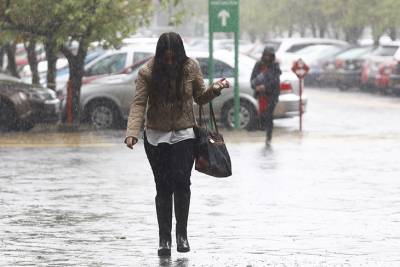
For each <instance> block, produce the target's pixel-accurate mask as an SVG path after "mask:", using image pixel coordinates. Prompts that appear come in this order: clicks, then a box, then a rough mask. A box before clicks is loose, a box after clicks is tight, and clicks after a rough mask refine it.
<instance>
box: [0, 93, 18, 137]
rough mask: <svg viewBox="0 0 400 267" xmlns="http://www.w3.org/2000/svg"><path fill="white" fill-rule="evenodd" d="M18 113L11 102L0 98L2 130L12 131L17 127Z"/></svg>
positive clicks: (0, 124)
mask: <svg viewBox="0 0 400 267" xmlns="http://www.w3.org/2000/svg"><path fill="white" fill-rule="evenodd" d="M16 123H17V115H16V113H15V111H14V108H13V106H12V105H11V104H9V103H8V102H6V101H4V99H2V98H0V130H3V131H10V130H12V129H14V128H15V126H16Z"/></svg>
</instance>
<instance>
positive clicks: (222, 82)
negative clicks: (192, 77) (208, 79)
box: [215, 78, 230, 90]
mask: <svg viewBox="0 0 400 267" xmlns="http://www.w3.org/2000/svg"><path fill="white" fill-rule="evenodd" d="M215 83H216V84H217V86H218V88H219V90H222V89H224V88H229V87H230V84H229V81H228V80H227V79H226V78H222V79H221V80H219V81H217V82H215Z"/></svg>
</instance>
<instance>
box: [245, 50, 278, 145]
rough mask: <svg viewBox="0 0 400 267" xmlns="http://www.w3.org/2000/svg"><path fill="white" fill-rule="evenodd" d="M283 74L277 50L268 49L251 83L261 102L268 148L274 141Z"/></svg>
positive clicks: (256, 67)
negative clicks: (273, 134) (281, 76)
mask: <svg viewBox="0 0 400 267" xmlns="http://www.w3.org/2000/svg"><path fill="white" fill-rule="evenodd" d="M281 73H282V72H281V70H280V68H279V64H278V63H277V62H275V50H274V49H273V48H272V47H266V48H265V49H264V51H263V54H262V57H261V60H260V61H257V63H256V64H255V65H254V68H253V71H252V73H251V78H250V82H251V87H252V88H253V89H254V90H255V96H256V98H257V99H258V102H259V109H260V118H261V121H262V125H265V129H266V134H267V140H266V145H267V146H268V145H270V143H271V139H272V130H273V127H274V110H275V106H276V104H277V103H278V101H279V94H280V75H281Z"/></svg>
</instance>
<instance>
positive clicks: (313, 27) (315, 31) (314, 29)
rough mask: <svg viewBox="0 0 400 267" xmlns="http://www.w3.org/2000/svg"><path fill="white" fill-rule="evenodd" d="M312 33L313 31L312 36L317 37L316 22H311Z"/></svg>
mask: <svg viewBox="0 0 400 267" xmlns="http://www.w3.org/2000/svg"><path fill="white" fill-rule="evenodd" d="M311 33H312V36H313V37H314V38H316V37H317V27H316V26H315V24H314V23H311Z"/></svg>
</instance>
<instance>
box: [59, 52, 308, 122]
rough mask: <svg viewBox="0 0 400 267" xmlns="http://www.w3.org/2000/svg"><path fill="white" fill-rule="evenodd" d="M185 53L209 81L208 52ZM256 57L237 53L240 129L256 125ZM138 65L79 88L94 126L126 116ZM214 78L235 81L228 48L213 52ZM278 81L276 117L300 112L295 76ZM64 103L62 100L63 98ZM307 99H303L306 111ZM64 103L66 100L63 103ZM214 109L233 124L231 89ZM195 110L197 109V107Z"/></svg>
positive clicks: (287, 75) (85, 113)
mask: <svg viewBox="0 0 400 267" xmlns="http://www.w3.org/2000/svg"><path fill="white" fill-rule="evenodd" d="M188 56H190V57H192V58H195V59H196V60H197V61H198V62H199V64H200V67H201V69H202V72H203V75H204V77H205V79H204V82H205V84H208V79H207V78H206V77H207V76H208V69H207V66H208V63H207V62H208V53H207V52H188ZM143 64H144V63H143ZM254 64H255V60H254V59H252V58H250V57H248V56H245V55H240V56H239V79H238V80H239V96H240V114H239V118H240V128H241V129H252V128H255V127H256V126H257V125H258V102H257V100H256V99H255V98H254V97H253V93H254V92H253V90H252V89H251V87H250V75H251V71H252V69H253V67H254ZM140 67H141V65H140V64H139V65H137V66H135V67H133V68H132V69H131V71H130V72H129V73H127V71H125V72H124V74H117V75H111V76H107V77H103V78H99V79H97V80H94V81H92V82H91V83H88V84H85V85H83V86H82V89H81V109H82V114H83V116H82V117H83V118H84V119H86V120H87V121H89V122H90V123H91V124H93V125H94V126H95V127H96V128H111V127H114V126H116V125H118V124H119V123H120V122H121V121H125V120H126V119H127V117H128V115H129V109H130V105H131V102H132V99H133V96H134V92H135V79H136V77H137V74H138V71H139V69H140ZM214 72H215V73H214V78H215V79H216V80H218V79H220V78H222V77H225V78H226V79H227V80H229V82H230V84H231V85H232V88H233V84H234V54H233V53H232V52H230V51H226V50H219V51H215V53H214ZM281 83H282V84H286V86H284V88H282V89H283V90H281V95H280V97H279V103H278V104H277V106H276V109H275V114H274V115H275V117H276V118H284V117H292V116H297V115H298V114H299V96H298V95H297V94H296V93H294V92H293V90H292V88H297V87H298V80H297V77H296V76H295V75H294V74H293V73H291V72H284V73H283V74H282V75H281ZM63 102H65V101H63ZM306 103H307V101H306V99H305V100H303V109H304V110H305V106H306ZM63 105H64V106H65V103H63ZM213 106H214V111H215V114H216V117H217V119H218V120H219V121H220V123H221V124H223V125H224V126H226V127H228V128H232V127H233V126H234V90H224V91H222V94H221V96H219V97H218V98H216V99H215V100H214V101H213ZM196 110H197V109H196Z"/></svg>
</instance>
